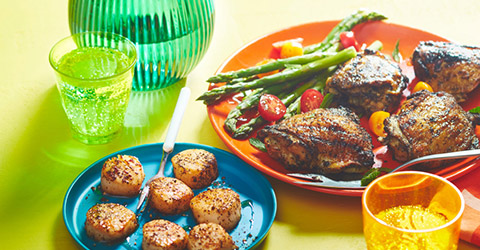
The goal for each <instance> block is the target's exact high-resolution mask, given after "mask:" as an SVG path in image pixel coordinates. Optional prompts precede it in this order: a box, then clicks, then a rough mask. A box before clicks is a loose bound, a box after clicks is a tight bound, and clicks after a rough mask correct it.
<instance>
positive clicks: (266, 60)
mask: <svg viewBox="0 0 480 250" xmlns="http://www.w3.org/2000/svg"><path fill="white" fill-rule="evenodd" d="M273 61H275V59H272V58H267V59H264V60H262V61H260V62H258V63H257V64H256V65H255V66H260V65H264V64H267V63H270V62H273ZM278 72H280V70H278V69H277V70H274V71H270V72H266V73H261V74H258V75H257V76H258V77H259V78H262V77H265V76H269V75H273V74H276V73H278Z"/></svg>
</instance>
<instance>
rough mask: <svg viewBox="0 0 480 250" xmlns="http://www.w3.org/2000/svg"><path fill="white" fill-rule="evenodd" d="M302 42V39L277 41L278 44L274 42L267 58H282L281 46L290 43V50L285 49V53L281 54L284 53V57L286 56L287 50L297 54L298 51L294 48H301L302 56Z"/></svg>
mask: <svg viewBox="0 0 480 250" xmlns="http://www.w3.org/2000/svg"><path fill="white" fill-rule="evenodd" d="M302 42H303V38H295V39H290V40H285V41H278V42H275V43H273V44H272V50H271V51H270V55H269V57H270V58H273V59H279V58H282V57H281V56H282V55H281V54H282V49H283V46H284V45H285V44H286V43H291V45H289V46H291V48H287V49H285V51H284V52H283V53H284V56H288V55H289V53H290V52H287V50H290V49H293V50H294V52H293V53H299V51H300V50H299V49H298V48H296V47H299V46H300V48H302V50H301V52H302V54H303V46H302Z"/></svg>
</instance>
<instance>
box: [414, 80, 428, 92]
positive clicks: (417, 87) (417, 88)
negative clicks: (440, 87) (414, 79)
mask: <svg viewBox="0 0 480 250" xmlns="http://www.w3.org/2000/svg"><path fill="white" fill-rule="evenodd" d="M422 89H425V90H428V91H430V92H433V89H432V86H430V84H428V83H426V82H422V81H420V82H418V83H417V84H416V85H415V87H414V88H413V90H412V93H415V92H418V91H420V90H422Z"/></svg>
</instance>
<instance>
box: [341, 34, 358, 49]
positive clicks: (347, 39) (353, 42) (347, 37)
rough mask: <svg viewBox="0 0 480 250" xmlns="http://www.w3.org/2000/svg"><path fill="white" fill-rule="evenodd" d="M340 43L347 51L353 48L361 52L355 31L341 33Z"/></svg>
mask: <svg viewBox="0 0 480 250" xmlns="http://www.w3.org/2000/svg"><path fill="white" fill-rule="evenodd" d="M340 43H341V44H342V46H343V48H345V49H346V48H348V47H351V46H353V47H354V48H355V50H357V51H360V46H359V45H358V42H357V39H355V34H354V33H353V31H344V32H342V33H340Z"/></svg>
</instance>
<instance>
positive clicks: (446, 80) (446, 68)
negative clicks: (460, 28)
mask: <svg viewBox="0 0 480 250" xmlns="http://www.w3.org/2000/svg"><path fill="white" fill-rule="evenodd" d="M412 64H413V67H414V69H415V75H416V76H417V78H418V79H420V80H422V81H425V82H427V83H428V84H430V86H432V88H433V90H434V91H444V92H447V93H450V94H452V95H453V96H454V97H455V98H456V99H457V101H458V102H463V101H465V100H466V99H467V94H468V93H470V92H471V91H473V90H474V89H475V88H476V87H477V86H478V84H480V47H473V46H466V45H458V44H454V43H447V42H433V41H426V42H420V44H419V45H418V46H417V48H415V51H414V52H413V56H412Z"/></svg>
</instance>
